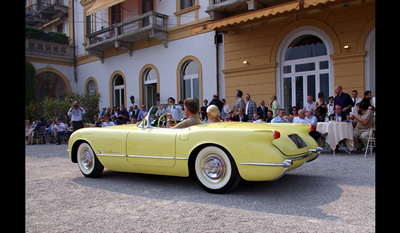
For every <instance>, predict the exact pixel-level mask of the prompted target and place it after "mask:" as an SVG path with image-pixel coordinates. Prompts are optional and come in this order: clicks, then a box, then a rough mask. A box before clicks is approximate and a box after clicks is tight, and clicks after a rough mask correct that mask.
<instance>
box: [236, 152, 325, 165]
mask: <svg viewBox="0 0 400 233" xmlns="http://www.w3.org/2000/svg"><path fill="white" fill-rule="evenodd" d="M308 151H309V152H308V153H307V154H306V155H303V156H300V157H296V158H291V159H285V160H284V161H283V162H282V163H246V162H245V163H240V164H241V165H254V166H273V167H283V168H288V167H290V166H291V165H292V164H293V161H296V160H302V159H307V160H308V158H309V157H310V156H311V155H313V154H314V153H317V156H315V158H314V159H316V158H317V157H318V156H319V154H320V153H321V151H322V148H321V147H317V148H316V149H309V150H308ZM314 159H313V160H314ZM310 161H312V160H310ZM307 162H309V161H307Z"/></svg>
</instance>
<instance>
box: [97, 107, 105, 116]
mask: <svg viewBox="0 0 400 233" xmlns="http://www.w3.org/2000/svg"><path fill="white" fill-rule="evenodd" d="M102 109H103V110H101V111H100V113H99V116H104V115H106V112H107V107H106V106H103V108H102Z"/></svg>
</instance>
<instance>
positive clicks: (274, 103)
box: [271, 95, 279, 117]
mask: <svg viewBox="0 0 400 233" xmlns="http://www.w3.org/2000/svg"><path fill="white" fill-rule="evenodd" d="M278 109H279V103H278V101H277V100H276V95H273V96H272V97H271V110H272V117H276V116H277V115H278Z"/></svg>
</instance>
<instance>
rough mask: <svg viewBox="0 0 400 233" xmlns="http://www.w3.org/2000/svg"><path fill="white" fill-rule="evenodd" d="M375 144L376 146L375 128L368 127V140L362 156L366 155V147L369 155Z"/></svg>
mask: <svg viewBox="0 0 400 233" xmlns="http://www.w3.org/2000/svg"><path fill="white" fill-rule="evenodd" d="M375 146H376V144H375V129H374V128H369V135H368V142H367V147H366V148H365V154H364V158H366V157H367V153H368V148H369V150H370V155H372V148H374V147H375Z"/></svg>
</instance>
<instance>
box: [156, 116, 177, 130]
mask: <svg viewBox="0 0 400 233" xmlns="http://www.w3.org/2000/svg"><path fill="white" fill-rule="evenodd" d="M171 117H172V120H174V122H171V123H172V126H174V125H177V124H178V123H177V122H176V120H175V118H174V117H173V116H171ZM162 118H167V115H166V114H162V115H161V116H160V118H158V123H157V126H158V127H160V122H161V119H162ZM164 123H166V121H165V120H164V122H163V123H162V127H164Z"/></svg>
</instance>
